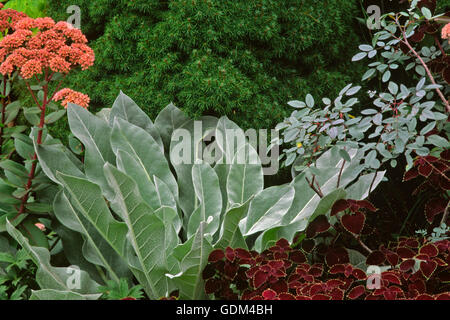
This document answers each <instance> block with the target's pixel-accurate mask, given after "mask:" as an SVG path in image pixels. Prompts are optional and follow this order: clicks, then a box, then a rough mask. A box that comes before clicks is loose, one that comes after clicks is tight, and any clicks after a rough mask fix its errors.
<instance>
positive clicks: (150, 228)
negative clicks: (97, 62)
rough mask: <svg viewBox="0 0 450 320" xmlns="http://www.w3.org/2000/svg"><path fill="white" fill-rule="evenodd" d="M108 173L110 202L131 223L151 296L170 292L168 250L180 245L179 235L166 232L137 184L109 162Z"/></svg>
mask: <svg viewBox="0 0 450 320" xmlns="http://www.w3.org/2000/svg"><path fill="white" fill-rule="evenodd" d="M105 174H106V176H107V178H108V181H109V183H110V184H111V187H112V188H113V190H114V192H115V194H116V196H115V198H114V199H113V200H112V201H111V203H112V205H113V207H115V209H116V212H118V213H119V214H120V216H121V218H122V219H123V220H124V221H125V223H126V225H127V226H128V230H129V234H128V237H129V239H130V242H131V245H132V247H133V249H134V252H135V253H136V256H137V260H138V263H139V265H138V266H139V269H140V270H141V271H142V273H143V275H144V276H145V282H144V283H143V284H142V285H143V286H144V288H145V289H146V292H147V294H148V295H149V296H150V298H152V299H158V298H160V297H163V296H165V295H167V294H168V283H167V278H166V277H164V275H165V274H166V273H167V272H170V269H171V268H169V267H168V265H167V263H168V257H167V252H170V251H171V250H172V249H173V248H175V246H176V245H177V244H178V237H177V234H176V233H175V232H174V231H175V230H174V229H172V230H173V232H166V230H165V229H166V228H165V225H164V222H163V221H162V220H161V219H160V218H159V217H158V216H156V215H155V214H154V213H153V212H152V210H151V208H150V207H149V206H148V205H147V204H146V203H145V202H144V201H143V200H142V198H141V197H140V195H139V191H138V189H137V186H136V183H135V182H134V180H133V179H131V178H130V177H128V176H127V175H126V174H124V173H122V172H120V171H119V170H117V169H116V168H114V167H113V166H112V165H110V164H106V165H105Z"/></svg>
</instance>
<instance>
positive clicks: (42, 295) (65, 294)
mask: <svg viewBox="0 0 450 320" xmlns="http://www.w3.org/2000/svg"><path fill="white" fill-rule="evenodd" d="M101 296H102V294H101V293H97V294H79V293H76V292H73V291H60V290H53V289H43V290H33V291H32V292H31V296H30V300H97V299H99V298H100V297H101Z"/></svg>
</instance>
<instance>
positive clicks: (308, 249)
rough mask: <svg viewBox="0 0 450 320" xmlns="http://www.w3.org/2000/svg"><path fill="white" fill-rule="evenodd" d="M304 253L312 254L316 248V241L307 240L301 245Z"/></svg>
mask: <svg viewBox="0 0 450 320" xmlns="http://www.w3.org/2000/svg"><path fill="white" fill-rule="evenodd" d="M301 245H302V249H303V251H305V252H307V253H310V252H311V251H313V249H314V247H315V246H316V242H315V241H314V239H305V240H303V241H302V243H301Z"/></svg>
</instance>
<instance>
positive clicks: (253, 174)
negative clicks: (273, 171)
mask: <svg viewBox="0 0 450 320" xmlns="http://www.w3.org/2000/svg"><path fill="white" fill-rule="evenodd" d="M246 149H248V152H245V151H246ZM240 152H245V155H243V156H241V155H240ZM263 189H264V174H263V169H262V166H261V162H260V159H259V157H258V154H257V153H256V151H255V150H254V149H253V148H252V147H251V146H250V145H247V148H245V146H244V147H242V148H241V149H240V150H239V152H238V154H236V156H235V157H234V159H233V163H232V165H231V168H230V171H229V174H228V178H227V195H228V202H229V205H230V206H231V205H233V204H243V203H245V202H247V200H248V199H250V198H251V197H252V196H254V195H256V194H258V193H259V192H261V191H262V190H263Z"/></svg>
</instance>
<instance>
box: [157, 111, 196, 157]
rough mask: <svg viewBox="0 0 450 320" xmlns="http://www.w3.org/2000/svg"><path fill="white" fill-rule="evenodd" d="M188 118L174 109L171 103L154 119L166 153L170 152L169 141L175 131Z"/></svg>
mask: <svg viewBox="0 0 450 320" xmlns="http://www.w3.org/2000/svg"><path fill="white" fill-rule="evenodd" d="M187 121H189V118H188V117H187V116H186V115H185V114H184V112H183V111H181V110H180V109H178V108H177V107H175V105H173V104H172V103H171V104H169V105H168V106H167V107H165V108H164V109H163V110H161V112H160V113H159V114H158V116H157V117H156V119H155V127H156V128H157V129H158V131H159V135H160V136H161V139H162V141H163V143H164V148H165V150H166V152H167V153H168V152H169V150H170V141H171V138H172V133H173V131H174V130H175V129H177V128H179V127H181V126H182V125H183V124H184V123H185V122H187Z"/></svg>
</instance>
